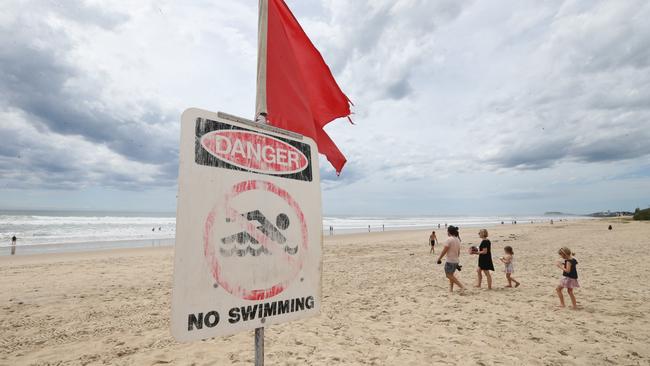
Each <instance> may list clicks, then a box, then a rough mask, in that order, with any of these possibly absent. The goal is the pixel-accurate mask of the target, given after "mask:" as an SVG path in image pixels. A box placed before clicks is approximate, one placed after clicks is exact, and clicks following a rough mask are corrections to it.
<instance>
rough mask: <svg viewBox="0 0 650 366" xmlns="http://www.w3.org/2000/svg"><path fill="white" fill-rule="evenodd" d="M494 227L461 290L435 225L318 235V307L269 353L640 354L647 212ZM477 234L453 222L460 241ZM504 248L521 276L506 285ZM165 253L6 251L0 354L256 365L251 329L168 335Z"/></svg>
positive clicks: (41, 360)
mask: <svg viewBox="0 0 650 366" xmlns="http://www.w3.org/2000/svg"><path fill="white" fill-rule="evenodd" d="M610 223H611V224H612V225H613V226H614V230H612V231H608V230H607V225H609V224H610ZM489 230H490V239H491V240H492V243H493V256H494V257H495V267H496V269H497V270H496V271H495V272H494V278H495V281H494V282H495V289H493V290H492V291H488V290H487V289H485V288H482V289H474V288H472V285H473V283H474V281H475V279H476V273H475V268H476V257H474V256H471V257H470V256H469V255H467V254H466V250H463V254H462V256H461V262H462V264H463V265H464V268H463V270H462V272H461V273H460V279H461V281H462V282H463V283H464V284H465V285H466V286H467V287H468V288H469V290H468V291H467V292H466V293H465V294H462V295H460V294H451V295H450V294H449V293H448V283H447V280H446V279H445V278H444V274H443V269H442V266H440V265H437V264H435V261H434V258H433V256H431V255H430V254H429V247H428V246H427V239H428V233H429V231H399V232H385V233H368V234H353V235H340V236H334V237H326V238H325V241H324V259H323V295H324V301H323V304H322V309H323V310H322V313H321V315H320V316H318V317H314V318H310V319H307V320H304V321H298V322H293V323H287V324H283V325H279V326H272V327H268V328H267V329H266V362H267V364H268V365H304V364H308V365H333V364H370V365H431V364H441V365H442V364H444V365H454V364H458V365H648V364H650V348H648V344H650V286H649V285H648V283H649V280H650V272H649V271H648V268H649V266H648V263H650V251H649V250H648V244H650V243H649V240H650V223H642V222H619V221H617V220H609V221H608V220H593V221H592V220H588V221H576V222H557V223H555V224H554V225H550V224H527V225H522V224H519V225H503V226H498V227H493V228H489ZM436 231H437V232H438V233H439V238H440V239H442V238H443V237H444V236H443V235H442V230H436ZM477 232H478V228H466V229H463V228H461V237H462V239H463V248H464V249H467V247H468V246H469V245H476V244H478V242H479V240H478V236H477ZM505 245H511V246H513V248H514V250H515V258H516V275H515V277H516V278H517V279H518V280H520V281H521V282H522V286H521V287H520V288H517V289H505V288H503V286H504V285H505V279H504V275H503V267H502V265H501V264H500V263H499V262H498V260H496V257H498V256H500V255H502V253H503V247H504V246H505ZM560 246H569V247H570V248H571V249H572V250H573V251H574V252H576V258H577V259H578V261H579V267H578V269H579V275H580V284H581V286H582V288H581V289H579V290H577V291H576V294H577V298H578V304H579V305H581V309H580V310H577V311H573V310H569V309H557V308H556V305H557V304H558V300H557V297H556V295H555V292H554V288H555V286H556V284H557V282H558V280H559V278H560V276H561V273H560V271H559V270H558V269H557V268H556V267H555V266H554V262H555V261H556V260H557V259H558V256H557V254H556V253H557V250H558V248H559V247H560ZM437 250H440V248H437ZM172 257H173V249H172V248H149V249H117V250H112V251H102V252H87V253H61V254H51V255H33V256H15V257H1V258H0V290H1V291H0V365H159V364H170V365H231V364H232V365H251V364H252V362H253V335H252V333H240V334H237V335H235V336H229V337H225V338H218V339H211V340H206V341H201V342H195V343H188V344H181V343H177V342H176V341H174V340H173V339H172V337H171V335H170V332H169V313H170V296H171V279H172V259H173V258H172ZM484 286H485V285H484ZM567 300H568V298H567Z"/></svg>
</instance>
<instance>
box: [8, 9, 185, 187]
mask: <svg viewBox="0 0 650 366" xmlns="http://www.w3.org/2000/svg"><path fill="white" fill-rule="evenodd" d="M31 10H32V11H30V12H25V13H21V12H20V9H19V10H18V13H17V14H15V16H16V18H15V19H14V22H13V23H12V22H9V23H7V24H0V44H1V45H4V46H3V47H2V48H0V109H4V110H18V111H21V113H22V114H23V116H24V119H23V120H22V122H23V124H24V127H23V128H24V130H25V131H29V130H30V129H31V130H34V131H35V132H41V133H44V134H46V135H47V134H54V135H57V134H59V135H66V136H78V137H79V138H80V139H81V140H83V141H90V142H92V143H94V144H97V146H98V147H99V146H106V147H108V148H109V149H110V150H112V151H114V152H116V153H118V154H120V155H122V156H123V157H125V158H126V159H128V160H131V161H134V162H141V163H148V164H157V165H159V166H161V167H163V168H162V169H161V171H162V172H164V173H165V175H164V176H159V177H158V178H159V182H160V183H161V184H166V185H170V184H173V181H174V180H175V177H176V174H177V172H176V170H175V169H170V168H168V167H166V165H168V164H175V163H176V162H177V159H178V157H177V155H178V152H177V148H176V145H177V134H176V131H177V123H176V117H175V116H172V114H171V113H170V112H167V111H163V110H162V108H161V107H160V106H159V105H157V104H156V103H154V102H152V101H149V100H134V101H133V104H134V105H138V107H140V108H141V109H144V110H146V111H147V112H144V113H142V114H141V115H140V114H139V113H138V112H130V111H129V108H125V106H123V105H114V104H112V102H111V101H110V100H108V99H106V98H104V97H103V96H102V91H103V82H104V80H101V79H94V78H92V77H91V76H89V75H86V74H85V73H84V72H83V71H81V70H79V69H77V68H76V66H75V65H74V64H73V63H71V62H70V52H71V51H72V50H73V49H74V47H75V45H74V43H73V42H72V40H71V39H70V38H69V37H68V35H67V34H66V33H65V32H64V31H63V30H62V29H61V28H55V27H54V26H50V25H48V24H47V23H45V22H36V23H34V22H33V20H34V19H37V18H39V17H44V16H45V15H46V14H56V15H57V16H62V17H65V18H66V19H71V20H72V21H78V22H81V23H82V25H88V24H92V25H96V26H98V27H100V28H106V29H110V28H112V27H115V26H117V25H119V24H121V23H122V22H124V21H125V20H126V19H127V17H125V16H122V15H120V14H117V13H110V12H109V13H105V12H103V10H102V9H99V8H96V7H95V6H91V5H88V4H77V3H73V2H60V3H57V4H55V6H52V7H40V6H36V5H35V6H34V9H31ZM39 12H40V13H39ZM17 24H30V25H29V26H17ZM104 77H106V76H104ZM133 109H134V110H136V108H133ZM141 109H138V110H141ZM8 116H9V115H5V117H4V118H10V117H8ZM153 125H156V126H157V128H152V127H150V126H153ZM161 126H168V128H167V129H165V128H161ZM14 133H15V131H14ZM3 136H12V135H11V134H9V135H7V134H3ZM12 140H13V138H12ZM31 143H32V145H22V146H18V145H17V144H14V143H11V142H8V143H5V144H4V146H3V147H2V149H0V155H4V156H19V157H20V160H18V161H14V163H15V164H12V165H9V166H6V167H5V168H6V169H9V170H8V171H14V172H17V174H19V175H22V176H26V175H32V176H34V177H35V178H34V179H35V181H38V182H42V183H43V184H44V185H47V186H49V185H50V183H47V182H57V181H58V182H59V184H58V187H63V188H65V187H67V186H68V182H70V181H74V180H75V179H76V181H77V183H81V184H83V183H86V182H88V179H90V178H89V176H88V172H85V171H83V169H81V168H80V167H83V164H80V163H79V160H77V159H83V158H84V157H83V156H78V157H73V156H66V155H65V154H63V155H62V156H59V158H60V159H58V160H55V159H47V157H51V151H47V150H45V148H47V147H48V146H47V144H43V147H41V144H39V143H38V142H34V141H31ZM26 149H32V150H33V151H28V150H26ZM39 149H40V150H39ZM88 153H89V154H92V151H88ZM75 158H76V159H75ZM63 175H65V177H63ZM5 176H6V175H5ZM101 176H102V177H104V179H105V181H104V182H105V184H106V185H108V186H113V185H115V186H119V187H130V186H137V181H136V182H133V180H134V177H133V176H132V175H131V176H129V175H127V176H120V173H117V172H116V173H115V176H114V177H110V173H109V172H106V171H102V172H101ZM53 178H54V179H53ZM129 179H130V180H131V183H133V184H131V183H129ZM26 181H27V182H29V180H26ZM52 185H56V184H54V183H52Z"/></svg>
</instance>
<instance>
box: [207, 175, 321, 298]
mask: <svg viewBox="0 0 650 366" xmlns="http://www.w3.org/2000/svg"><path fill="white" fill-rule="evenodd" d="M273 201H275V202H273ZM260 205H261V206H264V207H256V206H260ZM270 210H276V211H278V210H279V212H270ZM267 216H268V217H273V218H275V219H274V220H273V221H271V219H269V218H268V217H267ZM308 235H309V233H308V229H307V224H306V221H305V216H304V214H303V212H302V210H301V208H300V206H299V205H298V203H297V202H296V201H295V200H294V199H293V197H291V195H290V194H289V193H288V192H287V191H285V190H284V189H282V188H280V187H278V186H277V185H275V184H273V183H271V182H269V181H263V180H249V181H242V182H239V183H237V184H235V185H233V186H232V188H231V189H230V191H229V192H228V193H226V194H225V195H224V196H223V198H222V200H220V201H219V202H218V203H217V204H216V205H215V206H214V207H213V208H212V210H211V211H210V213H209V214H208V215H207V217H206V219H205V226H204V235H203V243H204V255H205V258H206V260H207V262H208V264H209V267H210V270H211V274H212V276H213V278H214V280H215V281H216V282H217V284H218V285H219V286H221V287H222V288H223V289H225V290H226V291H228V292H229V293H230V294H231V295H233V296H236V297H239V298H241V299H246V300H263V299H267V298H270V297H273V296H275V295H277V294H279V293H281V292H282V291H283V290H284V289H286V288H287V287H288V286H289V285H290V284H291V283H292V282H293V281H295V280H296V278H297V276H298V274H299V273H300V271H301V269H302V267H303V264H304V258H305V256H306V254H307V252H308V250H309V242H308Z"/></svg>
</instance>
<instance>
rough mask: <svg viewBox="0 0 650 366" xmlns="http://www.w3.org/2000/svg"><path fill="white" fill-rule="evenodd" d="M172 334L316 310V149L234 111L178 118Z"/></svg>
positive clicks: (232, 329)
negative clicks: (236, 114) (228, 113)
mask: <svg viewBox="0 0 650 366" xmlns="http://www.w3.org/2000/svg"><path fill="white" fill-rule="evenodd" d="M180 141H181V144H180V150H179V173H178V205H177V210H176V212H177V217H176V242H175V245H174V287H173V291H172V318H171V320H172V321H171V328H172V334H173V335H174V337H175V338H176V339H177V340H179V341H190V340H198V339H206V338H210V337H213V336H217V335H229V334H234V333H237V332H240V331H244V330H251V329H257V328H259V327H267V326H271V325H274V324H281V323H285V322H288V321H294V320H298V319H304V318H307V317H311V316H315V315H318V313H319V312H320V306H321V271H322V244H321V240H322V231H321V229H322V215H321V191H320V174H319V170H318V162H319V160H318V146H317V145H316V143H315V142H314V141H313V140H312V139H310V138H308V137H305V136H300V135H297V134H295V133H292V132H288V131H284V130H281V129H278V128H276V127H273V126H266V125H259V124H256V123H253V122H251V121H248V120H245V119H243V118H240V117H235V116H231V115H227V114H222V113H213V112H209V111H204V110H200V109H194V108H192V109H188V110H186V111H185V112H184V113H183V116H182V118H181V140H180Z"/></svg>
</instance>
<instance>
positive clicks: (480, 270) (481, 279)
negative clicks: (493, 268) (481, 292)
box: [475, 268, 492, 290]
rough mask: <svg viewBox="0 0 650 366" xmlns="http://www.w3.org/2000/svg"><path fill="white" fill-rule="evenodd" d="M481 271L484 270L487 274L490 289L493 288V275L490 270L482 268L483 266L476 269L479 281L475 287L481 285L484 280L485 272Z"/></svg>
mask: <svg viewBox="0 0 650 366" xmlns="http://www.w3.org/2000/svg"><path fill="white" fill-rule="evenodd" d="M481 272H483V273H484V274H485V277H486V278H487V285H488V290H492V275H491V274H490V271H487V270H482V269H481V268H477V269H476V275H477V277H478V281H477V282H476V286H475V287H481V282H483V274H482V273H481Z"/></svg>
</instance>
